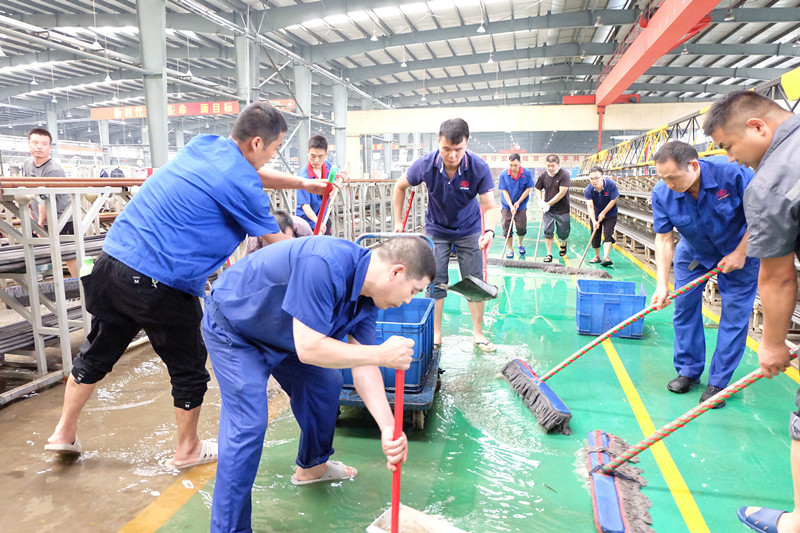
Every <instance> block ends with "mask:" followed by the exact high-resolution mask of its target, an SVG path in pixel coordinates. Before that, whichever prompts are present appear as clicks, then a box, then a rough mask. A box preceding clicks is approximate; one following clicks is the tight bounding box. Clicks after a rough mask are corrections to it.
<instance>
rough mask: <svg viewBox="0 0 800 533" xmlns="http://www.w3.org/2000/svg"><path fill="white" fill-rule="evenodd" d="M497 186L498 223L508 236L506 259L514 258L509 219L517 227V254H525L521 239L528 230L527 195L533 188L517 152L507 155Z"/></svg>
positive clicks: (529, 176)
mask: <svg viewBox="0 0 800 533" xmlns="http://www.w3.org/2000/svg"><path fill="white" fill-rule="evenodd" d="M497 188H498V189H500V193H501V194H502V196H501V199H500V208H501V209H500V223H501V224H502V225H503V236H506V235H507V236H508V242H507V243H506V245H507V246H508V253H507V254H506V259H514V239H513V238H512V237H511V234H510V233H509V230H510V229H511V221H512V219H513V221H514V225H515V226H516V228H517V240H518V241H519V242H518V244H519V255H525V247H524V246H523V245H522V239H523V238H524V237H525V234H526V233H527V232H528V215H527V213H528V197H529V196H530V194H531V190H532V189H533V175H532V174H531V171H530V170H528V169H527V168H524V167H523V166H522V165H521V164H520V158H519V154H511V155H510V156H508V169H507V170H504V171H503V172H501V173H500V179H499V184H498V186H497Z"/></svg>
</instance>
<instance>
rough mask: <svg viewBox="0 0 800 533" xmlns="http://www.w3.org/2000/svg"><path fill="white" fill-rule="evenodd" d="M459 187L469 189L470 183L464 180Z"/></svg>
mask: <svg viewBox="0 0 800 533" xmlns="http://www.w3.org/2000/svg"><path fill="white" fill-rule="evenodd" d="M459 185H460V186H461V187H464V188H468V187H469V182H468V181H467V180H464V181H462V182H461V183H459Z"/></svg>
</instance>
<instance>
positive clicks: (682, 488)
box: [603, 340, 710, 533]
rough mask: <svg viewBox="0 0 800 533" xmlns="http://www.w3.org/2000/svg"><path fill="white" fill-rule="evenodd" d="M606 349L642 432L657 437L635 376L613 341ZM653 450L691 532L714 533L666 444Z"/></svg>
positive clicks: (659, 445)
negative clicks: (634, 379)
mask: <svg viewBox="0 0 800 533" xmlns="http://www.w3.org/2000/svg"><path fill="white" fill-rule="evenodd" d="M603 348H604V349H605V351H606V355H608V359H609V361H611V366H612V367H613V368H614V372H616V374H617V379H618V380H619V382H620V384H621V385H622V390H623V391H624V392H625V396H626V397H627V398H628V403H629V404H630V406H631V409H632V410H633V414H634V416H635V417H636V421H637V422H638V423H639V427H641V429H642V433H643V434H644V435H645V436H649V435H651V434H653V433H654V432H655V430H656V429H657V428H656V427H655V425H654V424H653V421H652V420H651V419H650V415H649V414H648V413H647V409H645V407H644V403H643V402H642V399H641V398H640V397H639V393H638V392H637V391H636V387H635V386H634V385H633V381H632V380H631V377H630V376H629V375H628V372H627V371H626V370H625V365H624V364H623V363H622V360H620V358H619V354H617V350H616V349H615V348H614V345H613V344H612V343H611V341H609V340H605V341H603ZM650 451H651V452H653V457H655V459H656V463H658V468H659V470H661V474H662V475H663V476H664V480H665V481H666V482H667V487H669V491H670V492H671V493H672V497H673V498H674V499H675V503H676V504H677V505H678V510H679V511H680V512H681V515H682V516H683V520H684V521H685V522H686V526H687V527H688V528H689V531H690V532H691V533H701V532H709V533H710V529H709V528H708V525H706V522H705V520H704V519H703V515H702V514H701V513H700V509H699V508H698V507H697V503H696V502H695V501H694V497H692V493H691V491H689V487H687V486H686V482H685V481H684V480H683V476H681V473H680V471H679V470H678V466H677V465H676V464H675V461H673V460H672V456H671V455H670V454H669V451H667V447H666V446H665V445H664V442H663V441H661V442H657V443H656V444H654V445H653V446H651V447H650Z"/></svg>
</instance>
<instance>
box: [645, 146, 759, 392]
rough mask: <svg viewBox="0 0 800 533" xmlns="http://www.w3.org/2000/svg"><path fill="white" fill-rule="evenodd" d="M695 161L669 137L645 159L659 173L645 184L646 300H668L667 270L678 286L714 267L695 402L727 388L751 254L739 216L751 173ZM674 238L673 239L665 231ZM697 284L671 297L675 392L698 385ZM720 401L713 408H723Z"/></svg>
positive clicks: (748, 303)
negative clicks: (716, 302)
mask: <svg viewBox="0 0 800 533" xmlns="http://www.w3.org/2000/svg"><path fill="white" fill-rule="evenodd" d="M721 159H722V160H720V158H711V159H699V157H698V154H697V151H696V150H695V149H694V148H693V147H692V146H691V145H689V144H687V143H684V142H680V141H672V142H669V143H667V144H665V145H664V146H662V147H661V149H659V151H658V152H657V153H656V155H655V156H654V157H653V161H654V162H655V164H656V172H657V173H658V176H659V177H660V178H661V181H659V182H658V183H657V184H656V186H655V187H654V188H653V196H652V202H653V230H654V231H655V232H656V269H657V272H658V279H657V288H656V291H655V293H653V298H652V303H653V304H655V305H657V306H658V307H657V308H658V309H663V308H664V307H666V306H667V305H669V300H667V296H668V294H669V268H670V263H672V266H673V268H674V270H675V287H676V288H677V287H681V286H683V285H685V284H687V283H689V282H690V281H692V280H694V279H696V278H698V277H700V276H702V275H703V274H705V273H706V272H708V271H709V270H711V269H712V268H714V267H716V266H722V267H723V268H722V273H720V274H718V275H717V285H718V286H719V292H720V297H721V298H722V312H721V314H720V323H719V330H718V334H717V345H716V349H715V350H714V356H713V358H712V360H711V365H710V367H709V370H708V386H707V387H706V390H705V391H704V392H703V394H702V395H701V396H700V401H701V402H703V401H705V400H707V399H709V398H711V397H712V396H714V395H715V394H716V393H718V392H719V391H721V390H722V389H723V388H725V387H726V386H728V383H729V382H730V379H731V376H732V375H733V372H734V370H736V367H737V366H738V365H739V361H741V359H742V354H743V353H744V348H745V343H746V341H747V328H748V325H749V322H750V314H751V313H752V310H753V301H754V300H755V296H756V288H757V283H758V268H759V260H758V259H755V258H752V257H747V222H746V220H745V217H744V205H743V203H742V200H743V198H744V191H745V188H746V187H747V185H748V184H749V183H750V180H751V179H752V178H753V172H752V171H751V170H749V169H747V168H745V167H742V166H739V165H735V164H732V163H729V162H728V161H727V160H726V159H725V158H721ZM673 228H674V229H677V230H678V233H680V235H681V241H680V242H679V243H678V245H677V247H676V246H675V244H674V242H675V241H674V239H673V236H672V230H673ZM702 304H703V286H702V285H701V286H698V287H695V288H694V289H692V290H691V291H689V292H687V293H685V294H682V295H681V296H678V297H677V298H676V299H675V312H674V315H673V327H674V329H675V355H674V364H675V370H677V371H678V376H677V377H676V378H674V379H673V380H671V381H670V382H669V383H668V384H667V389H668V390H669V391H671V392H674V393H677V394H683V393H686V392H689V391H690V390H691V389H693V388H694V387H696V386H697V385H698V384H699V383H700V375H701V374H702V373H703V369H704V368H705V362H706V343H705V330H704V328H703V315H702ZM724 405H725V402H724V401H723V402H721V403H719V404H718V405H717V406H716V408H720V407H723V406H724Z"/></svg>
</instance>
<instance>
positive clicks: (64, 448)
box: [44, 435, 83, 455]
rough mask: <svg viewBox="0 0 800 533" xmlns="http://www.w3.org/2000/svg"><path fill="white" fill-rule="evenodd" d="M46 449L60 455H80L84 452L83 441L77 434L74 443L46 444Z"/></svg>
mask: <svg viewBox="0 0 800 533" xmlns="http://www.w3.org/2000/svg"><path fill="white" fill-rule="evenodd" d="M44 449H45V450H46V451H48V452H55V453H57V454H59V455H80V454H81V453H82V452H83V447H82V446H81V441H79V440H78V436H77V435H76V436H75V442H73V443H72V444H69V443H61V444H45V445H44Z"/></svg>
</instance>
